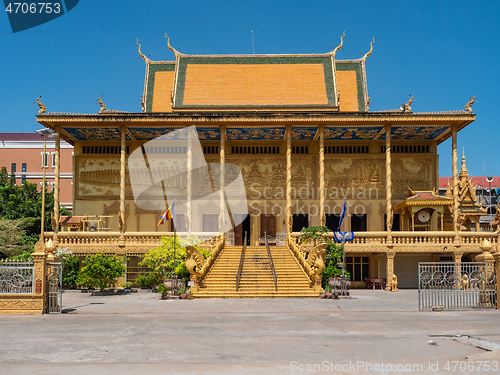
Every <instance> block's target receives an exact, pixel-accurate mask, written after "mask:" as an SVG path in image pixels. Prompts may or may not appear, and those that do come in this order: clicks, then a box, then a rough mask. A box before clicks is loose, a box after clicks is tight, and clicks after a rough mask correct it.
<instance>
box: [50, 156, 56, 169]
mask: <svg viewBox="0 0 500 375" xmlns="http://www.w3.org/2000/svg"><path fill="white" fill-rule="evenodd" d="M50 154H51V155H52V168H55V167H56V153H55V152H51V153H50Z"/></svg>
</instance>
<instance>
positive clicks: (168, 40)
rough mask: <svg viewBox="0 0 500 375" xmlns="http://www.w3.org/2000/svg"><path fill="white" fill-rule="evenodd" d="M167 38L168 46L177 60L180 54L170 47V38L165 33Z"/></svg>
mask: <svg viewBox="0 0 500 375" xmlns="http://www.w3.org/2000/svg"><path fill="white" fill-rule="evenodd" d="M165 38H167V46H168V49H169V50H170V51H172V52H173V53H174V55H175V58H177V57H179V55H180V53H179V52H177V50H176V49H175V48H174V47H172V46H171V45H170V38H169V37H168V36H167V32H166V31H165Z"/></svg>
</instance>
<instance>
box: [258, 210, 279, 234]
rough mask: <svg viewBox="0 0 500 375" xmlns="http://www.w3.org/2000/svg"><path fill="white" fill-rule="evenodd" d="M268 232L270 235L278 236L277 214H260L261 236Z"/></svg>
mask: <svg viewBox="0 0 500 375" xmlns="http://www.w3.org/2000/svg"><path fill="white" fill-rule="evenodd" d="M264 234H268V235H269V236H272V237H276V216H274V215H266V214H261V215H260V236H261V237H262V236H264Z"/></svg>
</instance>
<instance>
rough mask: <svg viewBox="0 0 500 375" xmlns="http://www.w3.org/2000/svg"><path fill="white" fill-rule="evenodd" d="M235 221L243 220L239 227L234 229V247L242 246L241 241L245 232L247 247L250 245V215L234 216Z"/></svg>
mask: <svg viewBox="0 0 500 375" xmlns="http://www.w3.org/2000/svg"><path fill="white" fill-rule="evenodd" d="M234 216H235V219H236V220H237V221H240V220H241V219H243V217H245V218H244V220H243V221H242V222H241V224H240V225H238V226H237V227H236V228H234V245H235V246H243V239H244V238H245V232H247V246H249V245H250V215H239V214H236V215H234Z"/></svg>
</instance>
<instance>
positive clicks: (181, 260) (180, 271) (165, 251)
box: [140, 236, 210, 285]
mask: <svg viewBox="0 0 500 375" xmlns="http://www.w3.org/2000/svg"><path fill="white" fill-rule="evenodd" d="M196 242H198V241H193V238H191V239H183V238H180V237H176V240H175V275H177V277H178V278H181V279H186V280H189V272H188V270H187V268H186V245H188V244H192V243H196ZM196 248H197V249H198V250H200V252H201V253H202V255H203V256H204V257H205V258H206V257H207V256H208V255H210V253H209V252H207V251H205V250H203V249H202V248H201V247H198V246H196ZM140 265H141V266H145V267H148V268H149V269H150V271H149V275H148V277H149V278H150V279H151V280H152V281H154V284H155V285H160V284H162V283H163V280H164V279H170V278H172V277H173V276H174V238H173V237H165V236H163V237H162V238H161V245H160V246H158V247H157V248H154V249H152V250H150V251H149V252H148V253H147V254H146V256H145V257H144V259H143V260H142V261H141V263H140Z"/></svg>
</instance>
